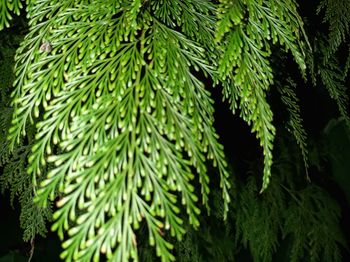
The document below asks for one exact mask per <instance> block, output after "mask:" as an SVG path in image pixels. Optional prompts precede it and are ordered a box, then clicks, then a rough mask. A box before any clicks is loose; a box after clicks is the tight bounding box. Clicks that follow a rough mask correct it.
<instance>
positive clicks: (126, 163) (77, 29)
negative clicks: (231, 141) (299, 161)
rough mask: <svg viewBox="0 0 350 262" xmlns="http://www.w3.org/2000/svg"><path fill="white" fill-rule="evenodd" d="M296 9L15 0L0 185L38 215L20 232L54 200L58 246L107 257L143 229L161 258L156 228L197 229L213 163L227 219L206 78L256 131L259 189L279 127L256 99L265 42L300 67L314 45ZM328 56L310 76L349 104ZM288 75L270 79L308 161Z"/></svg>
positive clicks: (267, 53)
mask: <svg viewBox="0 0 350 262" xmlns="http://www.w3.org/2000/svg"><path fill="white" fill-rule="evenodd" d="M21 2H22V1H20V0H13V1H1V2H0V14H1V16H0V29H3V28H4V27H5V26H6V27H8V26H9V25H10V24H9V20H10V19H11V14H12V13H18V12H19V9H20V7H21V6H22V5H21ZM328 2H329V1H328ZM321 7H322V8H323V7H324V8H335V6H334V5H330V4H329V5H327V4H325V3H324V2H322V5H321ZM297 9H298V5H297V3H296V1H293V0H282V1H272V0H259V1H253V0H239V1H227V0H221V1H209V0H181V1H180V0H163V1H152V0H134V1H131V0H119V1H115V0H107V1H106V0H59V1H58V0H32V1H29V0H28V1H26V14H27V18H28V25H29V30H28V33H27V34H26V36H25V37H24V39H23V41H21V43H20V46H19V48H18V49H17V53H16V56H15V63H16V66H15V80H14V89H13V92H12V101H13V103H12V108H11V109H8V110H9V111H8V112H6V113H5V114H4V116H5V117H9V116H10V115H11V114H12V122H11V127H10V128H9V124H8V120H6V121H5V120H4V121H3V123H4V125H3V133H2V137H1V139H4V137H5V133H6V132H7V129H8V128H9V133H8V137H9V140H8V141H6V142H5V140H3V141H4V143H3V144H4V146H3V148H2V149H1V150H2V151H3V152H5V153H2V156H3V158H6V159H9V157H8V156H10V155H11V156H12V157H14V158H13V159H12V160H9V161H7V162H6V165H7V166H6V167H5V169H4V170H5V175H4V176H3V185H5V187H7V186H9V187H13V185H17V183H18V184H20V185H21V187H19V188H17V187H13V189H12V192H13V194H21V198H24V199H25V201H27V202H25V203H30V205H32V207H33V208H36V209H37V210H39V211H38V212H37V213H35V214H38V215H37V216H41V217H42V219H40V220H37V221H38V222H40V223H39V224H40V226H38V227H37V228H34V229H33V230H31V231H30V233H28V235H26V239H29V238H33V236H34V234H36V233H42V232H44V230H43V228H42V225H43V224H44V221H45V220H46V219H47V218H48V217H49V216H50V208H49V207H50V205H51V201H54V202H56V205H57V209H56V210H55V212H54V214H53V221H54V222H53V225H52V229H53V230H55V231H57V232H58V235H59V236H60V238H61V239H62V240H64V242H63V249H64V251H63V252H62V255H61V258H62V259H65V260H66V261H72V260H78V261H91V260H94V261H97V260H99V259H100V257H101V256H102V254H103V255H104V256H106V258H107V259H108V260H110V261H128V260H129V259H130V258H132V259H134V260H138V259H139V258H138V243H139V242H140V241H139V237H138V234H137V232H139V231H140V230H141V229H144V228H146V230H144V231H143V232H145V234H146V235H147V237H148V239H149V244H150V245H151V246H155V248H156V254H157V255H158V256H159V257H160V258H161V260H162V261H172V260H174V259H175V257H174V255H173V253H172V252H171V250H172V248H173V244H172V243H171V240H170V239H169V238H167V234H169V235H170V236H171V237H175V238H176V239H177V240H181V239H182V238H183V235H184V234H185V232H186V227H185V226H184V224H185V223H187V222H188V223H189V224H190V225H191V226H192V227H194V228H198V227H199V226H200V216H199V214H200V213H201V210H204V209H207V210H208V212H209V211H210V208H209V206H210V205H209V203H210V197H209V193H210V191H211V190H213V189H212V186H211V185H212V184H210V175H209V174H213V173H215V172H212V171H208V170H211V169H209V168H208V167H209V166H210V165H212V166H214V167H215V168H216V170H217V173H218V176H219V180H220V182H219V184H220V188H221V197H222V202H223V204H222V210H223V213H222V214H223V218H226V215H227V213H228V210H229V203H230V187H231V184H230V182H229V181H230V178H229V172H228V169H227V163H226V160H225V156H224V151H223V146H222V145H221V144H220V143H219V142H218V135H217V134H216V131H215V128H214V126H213V123H214V118H213V111H214V107H213V100H212V98H211V97H210V92H209V91H208V86H209V85H210V84H211V85H214V86H217V87H216V88H222V90H223V95H224V97H225V98H226V99H227V100H228V101H229V102H230V105H231V109H232V111H233V112H235V111H236V110H239V113H240V116H241V117H242V118H243V119H244V120H245V121H246V122H247V123H248V124H249V125H251V126H252V131H253V132H254V133H256V137H257V138H258V140H259V142H260V145H261V147H262V149H263V156H264V161H263V162H264V169H263V179H262V181H263V182H262V186H261V189H260V192H261V193H262V192H263V191H265V190H266V189H267V188H268V185H269V183H270V176H271V167H272V164H273V156H272V150H273V142H274V138H275V135H276V129H275V126H274V124H273V112H272V110H271V108H270V104H269V102H268V100H267V95H268V94H269V92H270V87H271V86H272V85H273V83H274V74H273V68H272V66H271V64H270V58H271V56H272V48H275V47H276V46H277V47H280V48H284V49H285V50H286V51H288V52H289V53H290V54H291V56H292V57H293V58H294V60H295V61H296V63H297V65H298V66H299V68H300V71H301V74H302V76H303V77H304V78H306V77H307V73H306V65H307V64H308V63H307V62H305V61H311V62H310V64H312V61H313V59H310V60H306V56H307V55H309V54H312V50H311V47H310V44H309V43H308V39H307V36H306V34H305V32H304V24H303V21H302V19H301V17H300V15H299V13H298V10H297ZM327 10H328V9H327ZM327 14H328V13H327ZM329 17H333V16H326V21H329V20H330V19H331V18H329ZM331 21H333V20H331ZM344 21H345V22H346V23H347V20H341V22H340V23H341V24H342V25H343V24H344V26H345V27H344V28H345V29H344V33H342V34H341V37H339V36H337V37H336V36H334V37H333V38H334V39H333V38H331V40H332V39H333V40H332V41H335V42H336V43H335V44H334V43H333V44H332V43H331V44H330V46H331V47H325V48H326V49H327V48H328V49H329V48H330V49H331V51H330V52H328V53H331V54H333V53H335V50H336V49H337V47H338V46H339V44H338V42H339V41H340V42H341V41H345V37H343V35H345V33H347V25H345V22H344ZM331 28H332V27H331ZM333 30H334V28H333ZM328 49H327V50H328ZM314 51H315V50H314ZM315 53H316V51H315ZM328 53H327V52H325V53H324V55H325V57H328V56H329V60H327V61H333V60H332V59H335V58H332V57H333V56H331V55H330V54H328ZM6 63H7V62H5V64H6ZM337 68H338V67H337V66H336V65H335V63H324V64H323V65H322V66H320V67H319V71H317V73H314V75H312V77H313V78H314V79H316V78H317V77H318V76H320V77H321V79H322V81H323V83H324V85H325V86H326V87H327V88H328V90H329V91H330V93H331V96H332V97H333V98H334V99H335V100H336V101H337V103H338V106H339V109H340V112H341V114H342V115H343V116H344V117H347V112H346V108H347V96H346V94H345V87H344V86H343V81H344V78H343V77H340V74H338V73H337ZM323 69H324V70H323ZM345 71H346V70H345ZM1 74H5V75H6V76H9V75H11V74H9V73H6V72H5V73H4V72H1ZM209 83H210V84H209ZM290 83H292V81H290ZM5 85H6V87H7V86H8V83H6V82H5ZM292 87H293V83H292V84H291V85H288V86H286V87H283V86H279V87H278V89H279V91H280V94H281V98H282V101H283V103H284V104H285V106H286V109H287V110H288V111H289V112H290V115H291V117H290V127H291V129H292V134H293V135H294V136H295V138H296V140H297V143H298V145H299V146H300V148H301V152H302V155H303V159H304V162H305V166H306V167H307V162H308V157H307V149H306V133H305V131H304V130H303V127H302V125H301V120H300V119H301V117H300V110H299V107H298V105H297V98H296V95H295V93H294V92H293V89H292ZM6 95H8V92H7V93H6V92H5V93H4V97H5V96H6ZM6 108H8V107H6ZM1 110H5V108H4V109H3V108H1ZM7 119H8V118H7ZM23 137H24V138H25V140H24V141H25V142H23ZM8 144H9V145H8ZM8 146H9V148H10V149H11V152H12V153H7V151H8V150H7V147H8ZM18 152H20V153H18ZM27 156H28V157H27ZM16 159H18V161H19V162H16V161H17V160H16ZM27 160H28V162H27ZM4 163H5V162H4ZM13 164H15V165H16V166H13ZM6 168H9V169H8V170H10V171H12V169H14V168H17V171H18V172H17V173H18V176H17V175H16V176H14V177H11V176H8V175H6V173H7V174H8V173H9V172H6ZM24 170H26V171H27V173H28V174H29V175H28V176H27V175H26V174H25V171H24ZM16 181H19V182H16ZM23 185H25V186H23ZM197 186H198V188H197ZM247 188H248V189H249V192H248V193H251V192H255V191H256V188H250V187H247ZM23 192H27V193H23ZM33 197H34V198H35V204H33V202H32V198H33ZM242 197H244V194H242ZM199 199H201V201H199ZM28 201H29V202H28ZM252 201H253V200H252ZM246 203H249V201H248V200H247V201H246ZM256 205H259V204H256ZM277 205H278V203H277ZM23 208H24V210H25V211H24V213H23V215H24V216H25V217H29V213H25V212H27V211H28V210H29V209H28V207H27V206H26V204H23ZM45 208H47V209H45ZM258 210H259V209H258ZM295 212H296V211H295ZM185 214H187V218H186V215H185ZM270 222H271V223H274V221H273V220H271V221H270ZM30 223H32V222H30ZM267 223H269V221H267ZM34 225H35V224H34ZM237 226H238V227H240V226H242V228H244V225H242V224H239V223H238V224H237ZM28 227H30V225H29V226H28V225H25V228H28ZM140 228H141V229H140ZM238 232H239V231H238ZM288 232H289V231H288ZM252 233H254V232H252ZM241 235H242V237H243V239H244V242H245V243H248V238H249V237H245V234H244V233H241ZM275 235H276V234H275V232H274V231H272V232H271V235H270V236H267V238H268V239H269V240H270V241H271V245H270V246H272V248H271V247H268V248H267V249H266V250H263V251H261V252H260V251H259V252H260V253H259V252H258V253H256V252H254V249H253V248H252V250H253V255H254V257H255V258H256V259H258V258H259V257H260V256H261V257H263V258H265V259H269V258H270V257H271V254H270V252H271V250H274V246H275V242H276V237H275ZM257 239H258V238H257ZM141 240H142V238H141ZM252 245H253V246H256V245H257V243H255V242H254V243H253V244H252Z"/></svg>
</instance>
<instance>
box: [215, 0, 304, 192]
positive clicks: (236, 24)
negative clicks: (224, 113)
mask: <svg viewBox="0 0 350 262" xmlns="http://www.w3.org/2000/svg"><path fill="white" fill-rule="evenodd" d="M220 3H221V4H220V6H219V8H218V11H219V14H218V18H219V21H218V25H217V35H216V37H217V38H216V40H217V42H218V44H219V45H220V48H221V51H222V55H221V59H220V63H219V73H220V75H221V78H222V79H224V80H225V79H229V80H227V82H228V83H226V84H224V87H225V89H224V94H225V97H226V98H228V99H229V100H230V102H231V107H232V110H233V111H234V110H235V109H236V108H237V107H239V108H240V110H241V117H242V118H243V119H244V120H245V121H246V122H247V123H248V124H252V131H253V132H256V135H257V138H258V139H259V140H260V145H261V146H262V148H263V153H264V178H263V185H262V191H263V190H265V189H266V188H267V186H268V184H269V179H270V175H271V165H272V147H273V140H274V136H275V128H274V126H273V124H272V118H273V114H272V111H271V109H270V107H269V104H268V103H267V101H266V92H267V91H268V90H269V86H270V85H271V84H272V83H273V75H272V69H271V66H270V63H269V60H268V58H269V56H270V54H271V50H270V45H271V44H270V40H272V44H276V43H279V44H280V45H283V46H284V47H286V49H288V50H290V51H291V53H292V54H293V56H294V58H295V60H296V62H297V63H298V65H299V67H300V68H301V71H302V72H303V74H304V70H305V62H304V54H303V51H302V50H303V46H302V45H301V44H300V41H301V34H300V33H299V31H298V30H299V28H302V20H301V18H300V17H299V15H298V13H297V12H296V8H297V6H296V3H295V2H294V1H278V2H276V1H234V2H233V1H220ZM245 17H247V18H245ZM296 28H298V29H297V30H296ZM301 30H302V29H301ZM237 99H238V100H239V101H240V102H239V105H237V103H236V102H235V101H236V100H237Z"/></svg>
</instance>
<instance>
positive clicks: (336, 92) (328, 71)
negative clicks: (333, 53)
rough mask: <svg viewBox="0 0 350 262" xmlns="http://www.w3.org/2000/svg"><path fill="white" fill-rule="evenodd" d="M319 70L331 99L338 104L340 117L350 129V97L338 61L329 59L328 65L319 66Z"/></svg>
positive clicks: (332, 58)
mask: <svg viewBox="0 0 350 262" xmlns="http://www.w3.org/2000/svg"><path fill="white" fill-rule="evenodd" d="M318 70H319V74H320V78H321V81H322V83H323V85H324V86H325V87H326V89H327V91H328V93H329V95H330V97H331V98H332V99H333V100H334V101H335V102H336V103H337V106H338V110H339V112H340V115H341V116H342V117H343V118H344V119H345V121H346V123H347V125H348V127H349V128H350V118H349V115H348V114H349V112H348V105H349V97H348V95H347V88H346V86H345V83H344V78H343V72H342V71H341V70H340V68H339V65H338V62H337V60H336V59H335V58H334V57H331V58H329V61H328V63H327V64H324V65H319V69H318Z"/></svg>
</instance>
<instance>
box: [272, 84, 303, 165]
mask: <svg viewBox="0 0 350 262" xmlns="http://www.w3.org/2000/svg"><path fill="white" fill-rule="evenodd" d="M295 88H296V84H295V82H294V81H293V80H292V79H290V78H289V79H287V83H286V84H285V85H283V86H278V87H277V90H278V92H279V93H280V95H281V100H282V103H283V104H284V105H285V106H286V109H287V111H288V113H289V120H288V127H287V129H288V131H289V132H290V133H291V134H292V135H293V136H294V138H295V140H296V142H297V144H298V146H299V148H300V150H301V154H302V156H303V160H304V164H305V169H306V170H307V169H308V165H309V164H308V162H309V161H308V150H307V142H306V141H307V135H306V131H305V129H304V127H303V124H302V118H301V115H300V107H299V99H298V97H297V96H296V93H295V91H294V90H295Z"/></svg>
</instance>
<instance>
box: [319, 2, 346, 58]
mask: <svg viewBox="0 0 350 262" xmlns="http://www.w3.org/2000/svg"><path fill="white" fill-rule="evenodd" d="M346 10H350V2H349V1H342V0H322V1H321V2H320V4H319V6H318V8H317V13H318V14H320V13H321V12H322V11H324V22H327V23H328V24H329V37H328V41H327V42H328V45H327V49H326V52H325V56H324V61H325V63H327V62H328V60H329V59H330V58H331V56H332V55H333V54H334V53H335V52H336V51H337V50H338V48H339V46H340V45H341V43H343V42H344V41H345V39H346V38H347V36H348V35H349V30H350V14H349V12H347V11H346Z"/></svg>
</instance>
